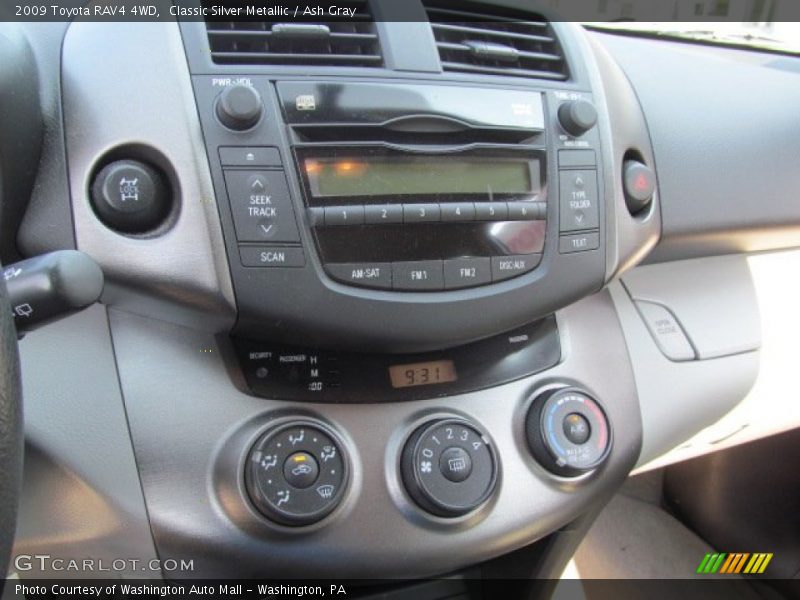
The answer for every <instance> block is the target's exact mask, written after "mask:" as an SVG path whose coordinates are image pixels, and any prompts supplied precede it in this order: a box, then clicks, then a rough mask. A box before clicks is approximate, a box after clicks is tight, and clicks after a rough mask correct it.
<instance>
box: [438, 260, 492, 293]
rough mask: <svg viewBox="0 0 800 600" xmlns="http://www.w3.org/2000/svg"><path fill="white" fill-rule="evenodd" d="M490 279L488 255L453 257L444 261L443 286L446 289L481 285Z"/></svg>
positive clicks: (490, 271)
mask: <svg viewBox="0 0 800 600" xmlns="http://www.w3.org/2000/svg"><path fill="white" fill-rule="evenodd" d="M491 281H492V263H491V259H490V258H488V257H485V258H483V257H478V258H454V259H452V260H446V261H444V287H445V289H448V290H456V289H459V288H466V287H473V286H476V285H483V284H485V283H490V282H491Z"/></svg>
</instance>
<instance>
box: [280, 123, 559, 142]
mask: <svg viewBox="0 0 800 600" xmlns="http://www.w3.org/2000/svg"><path fill="white" fill-rule="evenodd" d="M292 137H293V142H294V143H296V144H301V143H313V142H341V143H357V142H387V143H392V144H403V145H407V144H409V145H410V144H413V145H467V144H475V143H487V144H512V145H514V144H541V143H543V142H544V134H543V133H541V132H531V131H525V130H519V129H484V128H469V129H447V128H442V129H438V130H437V129H436V128H428V129H425V128H420V129H389V128H386V127H384V126H376V125H352V124H347V125H297V126H294V127H293V128H292Z"/></svg>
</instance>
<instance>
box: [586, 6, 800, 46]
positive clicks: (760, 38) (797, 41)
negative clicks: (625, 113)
mask: <svg viewBox="0 0 800 600" xmlns="http://www.w3.org/2000/svg"><path fill="white" fill-rule="evenodd" d="M698 4H702V3H698ZM704 14H705V13H704ZM609 16H611V17H612V18H613V16H612V15H609ZM707 16H711V15H707ZM725 16H726V15H720V17H721V18H724V17H725ZM742 16H744V15H742ZM586 25H588V26H590V27H592V28H599V29H612V30H622V31H628V32H636V33H642V34H651V35H656V36H664V37H670V38H678V39H686V40H696V41H702V42H707V43H718V44H727V45H737V46H747V47H752V48H758V49H761V50H772V51H778V52H787V53H791V54H800V23H797V22H732V21H731V22H728V21H726V22H714V21H688V22H680V21H661V22H653V21H617V22H592V23H586Z"/></svg>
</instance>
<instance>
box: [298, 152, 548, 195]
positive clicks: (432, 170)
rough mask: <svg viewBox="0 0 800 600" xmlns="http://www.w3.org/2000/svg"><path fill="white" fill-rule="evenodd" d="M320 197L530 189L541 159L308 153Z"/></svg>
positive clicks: (535, 181)
mask: <svg viewBox="0 0 800 600" xmlns="http://www.w3.org/2000/svg"><path fill="white" fill-rule="evenodd" d="M303 167H304V169H305V172H306V177H307V179H308V183H309V188H310V191H311V194H312V196H314V197H315V198H338V197H348V196H350V197H352V196H382V195H401V196H408V195H432V194H488V195H489V196H491V195H492V194H494V193H497V194H530V193H532V192H538V191H539V185H540V184H539V181H540V180H539V176H540V174H539V170H540V167H539V161H537V160H527V159H526V160H520V159H513V158H510V159H506V158H503V159H497V158H465V157H454V156H424V157H421V156H420V157H414V156H379V157H363V156H360V157H352V158H347V157H324V158H306V159H304V161H303Z"/></svg>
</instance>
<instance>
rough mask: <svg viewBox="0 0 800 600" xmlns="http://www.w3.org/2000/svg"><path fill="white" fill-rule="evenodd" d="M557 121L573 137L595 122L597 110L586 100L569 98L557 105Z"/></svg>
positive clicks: (588, 128) (592, 125)
mask: <svg viewBox="0 0 800 600" xmlns="http://www.w3.org/2000/svg"><path fill="white" fill-rule="evenodd" d="M558 122H559V123H560V124H561V127H562V128H563V129H564V131H566V132H567V133H569V134H570V135H573V136H575V137H578V136H581V135H583V134H584V133H586V132H587V131H589V130H590V129H591V128H592V127H594V126H595V124H596V123H597V110H595V108H594V105H593V104H592V103H591V102H588V101H587V100H570V101H569V102H564V103H563V104H562V105H561V106H559V107H558Z"/></svg>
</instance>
